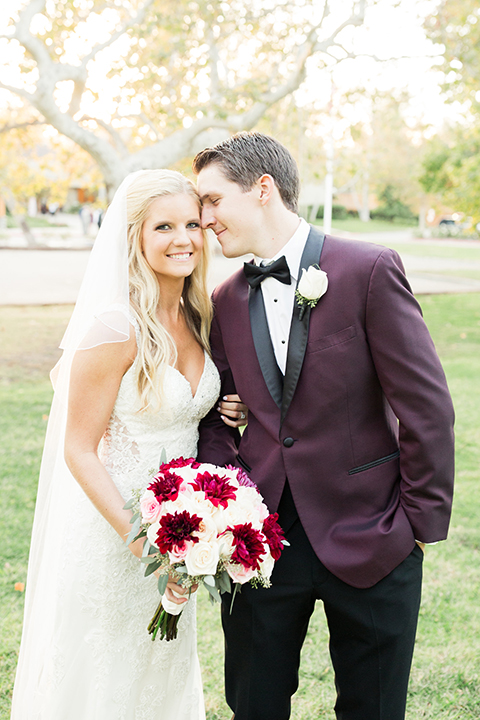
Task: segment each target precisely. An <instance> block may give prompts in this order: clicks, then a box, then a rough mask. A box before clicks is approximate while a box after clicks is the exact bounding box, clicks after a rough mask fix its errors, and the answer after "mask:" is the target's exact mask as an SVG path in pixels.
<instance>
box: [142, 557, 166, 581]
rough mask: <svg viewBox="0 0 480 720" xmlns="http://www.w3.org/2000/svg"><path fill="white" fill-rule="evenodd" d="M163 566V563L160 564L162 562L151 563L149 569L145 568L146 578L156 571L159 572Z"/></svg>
mask: <svg viewBox="0 0 480 720" xmlns="http://www.w3.org/2000/svg"><path fill="white" fill-rule="evenodd" d="M161 564H162V563H161V562H160V560H157V561H156V562H152V563H150V565H147V567H146V568H145V577H148V576H149V575H151V574H152V573H154V572H155V570H158V568H159V567H160V565H161Z"/></svg>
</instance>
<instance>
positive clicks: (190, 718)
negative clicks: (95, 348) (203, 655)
mask: <svg viewBox="0 0 480 720" xmlns="http://www.w3.org/2000/svg"><path fill="white" fill-rule="evenodd" d="M133 369H134V366H132V367H131V368H130V369H129V370H128V371H127V373H126V374H125V375H124V377H123V379H122V382H121V385H120V389H119V392H118V396H117V400H116V403H115V407H114V409H113V413H112V416H111V418H110V422H109V425H108V428H107V431H106V433H105V436H104V438H103V440H102V443H101V447H100V450H99V455H100V458H101V460H102V462H103V463H104V465H105V466H106V468H107V470H108V471H109V473H110V474H111V476H112V478H113V479H114V481H115V483H116V485H117V487H118V489H119V490H120V492H121V494H122V496H123V497H124V498H125V499H128V498H129V497H130V496H131V491H132V490H135V489H137V488H145V487H146V485H147V484H148V483H149V478H150V473H151V471H152V470H153V469H154V468H158V465H159V460H160V454H161V451H162V449H165V451H166V454H167V458H168V459H171V458H174V457H179V456H183V457H186V458H188V457H192V456H195V454H196V448H197V440H198V423H199V421H200V420H201V418H202V417H203V416H204V415H206V413H207V412H208V411H209V410H210V408H211V407H212V405H213V404H214V402H215V401H216V399H217V397H218V394H219V391H220V382H219V377H218V373H217V370H216V368H215V366H214V364H213V362H212V360H211V359H210V357H209V356H208V355H207V353H205V367H204V370H203V375H202V377H201V380H200V383H199V385H198V388H197V391H196V393H195V396H192V390H191V387H190V384H189V382H188V381H187V380H186V378H185V377H184V376H183V375H181V374H180V373H179V372H178V371H177V370H176V369H174V368H172V367H169V368H168V369H167V373H166V377H165V383H164V402H163V405H162V410H161V411H160V412H158V413H156V414H149V413H137V412H136V409H137V406H138V405H137V394H136V389H135V386H134V380H133ZM76 503H77V507H76V508H75V513H74V521H73V522H72V523H70V526H69V531H68V537H67V538H65V539H64V541H63V542H64V546H65V547H66V548H69V549H70V552H68V553H66V554H65V556H64V566H63V568H62V572H61V576H62V582H61V587H60V593H59V597H58V598H57V599H58V603H57V620H56V629H55V637H54V638H53V643H52V647H53V651H52V652H51V657H47V658H45V667H44V669H43V671H42V678H41V682H40V683H39V687H38V688H37V692H36V693H32V698H33V695H35V698H36V699H35V700H34V702H33V704H34V707H32V712H31V715H30V714H29V716H28V720H30V718H32V719H33V718H35V719H37V718H38V720H202V719H203V718H205V711H204V705H203V692H202V681H201V675H200V668H199V663H198V657H197V650H196V616H195V600H194V599H193V598H192V600H190V601H189V602H188V603H187V604H186V607H185V610H184V611H183V613H182V615H181V618H180V621H179V628H178V637H177V639H176V640H173V641H169V642H166V641H161V640H160V639H159V638H157V639H156V640H155V642H152V640H151V637H150V635H148V633H147V626H148V624H149V621H150V619H151V616H152V615H153V613H154V611H155V609H156V607H157V604H158V602H159V599H160V596H159V594H158V590H157V587H156V582H157V581H156V579H155V578H154V577H153V576H150V577H147V578H145V577H144V569H145V568H144V565H143V564H141V563H140V562H139V561H138V559H137V558H135V557H134V556H133V555H132V554H131V553H130V551H129V550H128V549H127V548H126V546H125V544H124V543H122V540H121V539H120V538H119V536H118V535H117V533H116V532H115V531H114V530H113V528H112V527H111V526H110V525H109V524H108V522H107V521H106V520H105V519H104V518H103V517H102V516H101V515H100V514H99V513H98V512H97V510H96V509H95V508H94V506H93V505H92V504H91V502H90V501H89V500H88V498H87V497H86V496H85V495H83V493H80V494H79V495H78V497H77V498H76ZM72 514H73V513H72ZM72 550H73V551H72ZM22 720H24V719H23V718H22Z"/></svg>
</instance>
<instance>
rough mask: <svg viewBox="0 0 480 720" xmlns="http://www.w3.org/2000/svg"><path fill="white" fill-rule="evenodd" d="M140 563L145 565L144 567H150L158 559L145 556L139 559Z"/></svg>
mask: <svg viewBox="0 0 480 720" xmlns="http://www.w3.org/2000/svg"><path fill="white" fill-rule="evenodd" d="M140 562H142V563H145V565H151V564H152V563H154V562H159V560H158V558H156V557H153V555H148V556H147V555H145V556H143V557H141V558H140Z"/></svg>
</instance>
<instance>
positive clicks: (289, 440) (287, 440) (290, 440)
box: [283, 437, 295, 447]
mask: <svg viewBox="0 0 480 720" xmlns="http://www.w3.org/2000/svg"><path fill="white" fill-rule="evenodd" d="M294 442H295V440H294V439H293V438H291V437H286V438H285V440H284V441H283V444H284V446H285V447H292V445H293V443H294Z"/></svg>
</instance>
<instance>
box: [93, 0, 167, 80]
mask: <svg viewBox="0 0 480 720" xmlns="http://www.w3.org/2000/svg"><path fill="white" fill-rule="evenodd" d="M154 2H155V0H146V1H145V2H144V4H143V5H142V7H141V8H140V10H139V11H138V12H137V14H136V15H134V16H133V17H131V18H130V20H128V21H127V22H126V23H125V24H124V25H122V27H121V28H120V29H119V30H117V31H116V32H114V33H113V35H111V36H110V37H109V39H108V40H105V42H103V43H99V44H98V45H95V46H94V47H93V48H92V49H91V50H90V52H89V53H88V54H87V55H85V57H84V58H83V59H82V65H83V66H84V67H86V66H87V63H89V62H90V60H93V58H94V57H95V55H96V54H97V53H99V52H100V51H101V50H104V49H105V48H106V47H108V46H109V45H112V43H114V42H115V40H118V38H119V37H121V36H122V35H124V34H125V33H126V32H127V30H130V28H131V27H133V26H134V25H140V23H141V22H143V19H144V17H145V15H146V13H147V10H148V9H149V8H150V7H151V6H152V5H153V3H154Z"/></svg>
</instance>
